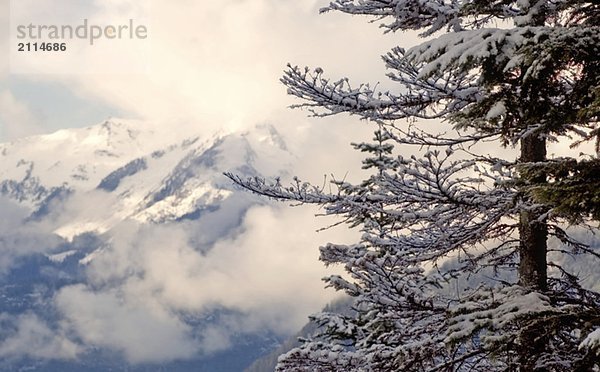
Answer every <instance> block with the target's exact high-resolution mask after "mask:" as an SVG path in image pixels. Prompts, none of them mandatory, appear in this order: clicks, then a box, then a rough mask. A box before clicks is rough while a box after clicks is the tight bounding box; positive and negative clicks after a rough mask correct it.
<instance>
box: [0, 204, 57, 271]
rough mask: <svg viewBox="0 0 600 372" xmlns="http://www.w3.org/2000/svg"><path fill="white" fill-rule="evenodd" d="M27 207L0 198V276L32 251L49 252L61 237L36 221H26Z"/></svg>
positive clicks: (32, 252)
mask: <svg viewBox="0 0 600 372" xmlns="http://www.w3.org/2000/svg"><path fill="white" fill-rule="evenodd" d="M27 216H28V211H27V209H25V208H23V207H21V206H19V205H17V204H16V203H14V202H12V201H9V200H7V199H5V198H0V276H2V275H6V274H7V273H8V272H9V271H10V269H11V268H12V267H13V266H14V264H15V262H17V260H19V259H20V258H22V257H25V256H27V255H31V254H34V253H49V252H52V251H53V250H54V249H55V248H56V247H57V246H59V245H60V244H61V243H62V239H61V238H60V237H58V236H56V235H53V234H52V233H51V232H49V231H48V230H46V229H45V228H44V227H43V226H41V225H39V224H36V223H26V222H25V219H26V217H27Z"/></svg>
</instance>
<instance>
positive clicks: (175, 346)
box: [56, 285, 196, 363]
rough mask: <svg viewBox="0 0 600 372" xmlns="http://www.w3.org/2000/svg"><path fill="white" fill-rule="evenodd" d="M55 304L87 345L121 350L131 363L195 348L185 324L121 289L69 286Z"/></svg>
mask: <svg viewBox="0 0 600 372" xmlns="http://www.w3.org/2000/svg"><path fill="white" fill-rule="evenodd" d="M56 305H57V307H58V309H59V310H61V311H62V312H64V313H65V314H68V321H67V323H68V324H69V326H70V327H71V328H72V329H73V330H74V331H75V332H76V334H77V335H78V336H79V337H80V338H81V339H82V340H83V342H84V343H85V344H87V345H93V346H100V347H108V348H110V349H112V350H117V351H121V352H123V353H124V356H125V358H126V359H127V360H128V361H129V362H131V363H137V362H163V361H169V360H172V359H179V358H186V357H191V356H192V355H194V353H195V351H196V350H195V348H194V343H193V342H192V340H191V339H190V337H189V335H188V334H189V329H188V327H187V326H186V325H185V324H183V323H181V322H180V321H178V320H177V319H176V318H173V317H172V316H171V315H170V314H168V313H167V312H165V310H164V309H163V308H161V307H157V306H154V307H149V306H147V305H148V302H147V301H140V300H138V299H135V298H133V297H131V296H127V297H124V296H123V295H122V294H120V293H119V291H118V289H113V290H108V291H101V292H94V291H92V290H90V289H89V288H86V287H85V286H83V285H76V286H70V287H67V288H64V289H62V290H61V291H60V292H59V293H58V294H57V296H56Z"/></svg>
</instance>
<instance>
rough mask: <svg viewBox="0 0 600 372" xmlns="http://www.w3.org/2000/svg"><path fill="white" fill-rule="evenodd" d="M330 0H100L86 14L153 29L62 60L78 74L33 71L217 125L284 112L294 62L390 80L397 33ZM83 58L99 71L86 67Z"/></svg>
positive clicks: (192, 122) (125, 107)
mask: <svg viewBox="0 0 600 372" xmlns="http://www.w3.org/2000/svg"><path fill="white" fill-rule="evenodd" d="M29 1H31V0H29ZM61 1H67V0H61ZM320 5H321V3H320V2H318V1H316V0H315V1H309V2H290V1H286V2H282V1H280V0H277V1H274V0H252V1H248V0H246V1H239V0H220V1H219V0H209V1H186V2H185V3H181V4H178V5H177V6H174V5H173V3H172V2H170V1H166V0H154V1H147V2H143V3H139V2H132V1H125V0H121V1H96V2H94V3H93V6H90V7H88V8H87V9H83V10H82V9H79V11H78V14H81V17H83V16H84V15H85V17H87V18H89V19H90V22H91V21H94V22H97V23H98V24H110V23H121V22H122V21H123V20H127V19H128V18H133V19H135V20H139V21H140V22H147V23H148V28H149V37H148V39H147V40H144V41H136V42H135V44H134V45H130V43H123V44H122V45H121V43H116V42H115V43H111V44H110V48H108V47H104V46H102V45H98V47H96V46H94V47H90V48H82V49H81V50H78V51H77V53H76V54H73V55H71V56H70V57H69V58H68V59H66V60H61V61H60V64H59V66H60V67H61V68H63V69H64V70H65V71H69V72H70V74H67V75H65V74H47V75H31V76H30V78H31V79H38V80H39V79H42V80H50V81H58V82H60V83H62V84H64V86H67V87H69V88H70V89H72V90H74V91H76V92H77V93H78V94H80V95H83V96H86V97H88V98H90V99H92V100H95V101H96V102H98V101H101V102H104V103H108V104H109V105H112V106H114V107H117V108H119V110H120V111H123V112H130V113H132V114H133V115H136V116H139V117H141V118H151V119H153V120H158V121H160V122H163V123H164V125H165V126H166V125H173V123H177V124H178V125H184V124H185V125H188V126H189V127H192V128H206V131H207V132H211V131H214V130H215V129H216V128H228V129H239V128H247V127H249V126H252V125H254V124H256V123H257V122H259V121H264V120H270V119H272V118H275V117H276V116H277V115H279V114H278V112H279V113H281V112H285V111H286V106H287V105H289V104H290V103H292V102H293V100H292V99H290V97H288V96H287V95H286V91H285V88H284V87H283V86H282V85H281V83H280V82H279V78H280V76H281V74H282V70H283V69H284V68H285V65H286V63H288V62H292V63H297V64H300V65H305V64H306V65H310V66H313V67H317V66H321V67H323V68H325V70H326V71H328V72H329V74H330V75H331V76H332V77H342V76H344V75H346V74H348V75H350V76H354V77H355V78H356V81H365V80H366V81H373V80H376V81H377V80H381V81H387V80H388V79H387V78H386V77H385V76H384V74H385V68H384V66H383V63H382V62H381V60H380V59H379V55H381V54H383V53H385V52H386V51H388V50H389V49H390V48H391V47H392V46H394V44H395V40H394V38H392V37H384V36H382V34H381V30H380V29H378V28H377V27H376V26H375V25H372V24H368V22H366V20H363V22H360V21H358V22H357V21H356V20H355V19H352V18H351V17H347V16H345V15H342V14H337V13H332V14H327V15H324V16H319V15H318V7H319V6H320ZM20 7H21V8H23V9H27V8H28V7H31V5H26V3H24V5H22V6H20ZM35 8H36V9H37V13H38V14H40V15H43V16H44V17H45V18H43V19H44V20H45V21H46V22H49V20H55V22H59V21H65V20H64V19H63V18H64V14H62V15H61V14H53V12H54V13H56V11H53V9H57V8H61V9H62V8H64V9H67V8H68V7H66V6H65V7H58V6H57V5H56V4H55V2H49V1H48V2H41V3H40V2H36V4H35ZM84 10H85V11H84ZM49 14H53V16H52V17H50V18H48V17H49V16H48V15H49ZM27 17H32V16H31V15H30V14H29V13H27ZM70 21H73V22H75V21H76V20H75V19H71V20H70ZM406 39H408V40H410V39H412V37H411V36H407V37H406ZM405 41H406V40H405ZM128 46H131V48H130V50H128V49H127V48H128ZM138 49H139V50H138ZM140 55H143V62H144V63H146V62H147V63H148V72H147V73H143V71H140V72H141V73H135V71H134V72H133V73H130V72H128V71H125V73H119V74H105V73H93V72H94V71H99V72H102V71H104V69H105V68H106V66H107V65H112V64H115V63H116V66H117V67H119V66H120V67H121V68H128V67H130V66H134V65H136V63H137V62H136V60H137V59H138V58H139V56H140ZM44 63H45V66H46V68H49V65H48V64H47V63H46V61H45V62H44ZM82 66H84V67H85V68H86V69H88V70H89V72H90V73H85V74H78V73H77V71H79V70H80V69H81V68H82ZM376 81H375V82H376ZM283 117H284V118H285V117H286V115H285V114H283ZM287 119H288V120H285V119H282V120H281V122H280V123H277V124H278V125H284V123H285V122H287V121H289V119H290V117H287Z"/></svg>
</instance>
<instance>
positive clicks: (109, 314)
mask: <svg viewBox="0 0 600 372" xmlns="http://www.w3.org/2000/svg"><path fill="white" fill-rule="evenodd" d="M312 212H314V210H313V211H312ZM310 213H311V210H310V208H309V209H296V208H273V207H269V206H262V207H254V208H252V209H251V210H250V211H248V213H247V214H246V216H245V218H244V222H243V224H242V228H241V230H240V232H239V234H237V235H236V236H232V237H228V238H223V239H221V240H219V241H218V242H217V243H216V244H215V245H214V246H213V247H212V248H211V249H210V250H209V251H208V252H202V251H200V250H198V249H196V247H194V246H193V245H192V244H191V243H190V237H191V235H192V234H191V233H189V232H188V231H187V230H186V229H189V228H190V227H194V228H196V229H202V226H200V225H198V226H185V227H184V226H183V225H170V226H165V225H159V226H156V225H137V224H134V223H128V224H124V225H121V226H119V227H117V228H115V229H114V230H113V231H112V232H111V233H110V234H111V235H110V240H111V242H112V243H111V245H110V246H109V247H106V248H104V250H103V251H102V252H101V253H100V254H98V255H97V256H96V257H95V258H94V259H93V260H92V261H91V263H90V264H89V267H88V270H87V276H88V280H87V284H86V285H75V286H69V287H65V288H63V289H62V290H61V291H60V292H59V294H58V295H57V296H56V306H57V309H58V310H59V312H60V313H61V314H62V316H63V317H64V320H65V322H66V323H67V324H69V327H70V328H69V329H71V330H72V331H73V332H74V333H75V334H77V335H78V336H79V337H80V338H81V339H82V340H83V341H84V342H85V344H87V345H95V346H101V347H105V348H109V349H112V350H117V351H120V352H123V354H124V355H125V357H126V358H127V360H128V361H129V362H132V363H140V362H160V361H168V360H173V359H185V358H189V357H192V356H194V355H200V354H209V353H212V352H215V351H219V350H224V349H226V348H228V347H229V346H231V343H232V342H233V338H234V337H236V336H235V335H239V334H245V333H246V334H249V333H254V332H257V331H265V330H269V331H272V332H276V333H278V334H280V335H289V334H291V333H293V332H295V331H297V330H298V329H299V328H300V327H301V326H302V325H303V324H304V323H306V321H307V314H310V313H313V312H316V311H319V310H320V309H321V307H322V306H323V305H324V304H325V303H327V301H329V300H331V299H332V297H333V296H334V295H335V293H333V291H326V290H324V288H323V286H324V284H323V282H322V281H321V280H320V278H321V277H323V276H325V275H326V273H327V270H325V269H324V268H323V266H322V264H321V263H320V262H318V259H317V257H318V249H317V247H318V245H319V243H320V244H323V243H325V242H327V241H330V240H333V241H338V242H339V241H341V240H342V241H347V240H348V239H350V238H351V237H352V235H353V234H349V233H348V232H347V231H341V230H338V231H333V230H332V231H328V232H326V233H321V234H317V233H314V231H315V229H316V228H318V227H320V226H322V224H321V223H320V222H323V221H320V222H319V223H315V221H314V219H313V218H312V217H311V216H310ZM194 233H197V232H194ZM210 314H219V316H217V318H215V319H214V320H213V321H210V322H208V323H202V322H201V323H202V324H200V326H199V327H198V328H192V327H191V326H189V325H188V323H186V322H187V321H188V320H189V319H199V320H200V319H206V318H207V316H209V315H210ZM165 345H166V346H165Z"/></svg>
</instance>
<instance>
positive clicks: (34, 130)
mask: <svg viewBox="0 0 600 372" xmlns="http://www.w3.org/2000/svg"><path fill="white" fill-rule="evenodd" d="M0 124H2V127H1V128H2V133H1V136H2V138H3V139H6V140H13V139H16V138H20V137H25V136H30V135H34V134H38V133H42V132H43V131H44V129H43V127H42V125H41V123H40V120H39V119H38V118H37V117H36V115H34V114H33V112H32V111H31V110H30V109H29V108H28V107H27V105H26V104H25V103H23V102H20V101H18V100H17V99H16V98H15V96H14V95H13V94H12V93H11V92H10V91H9V90H6V89H5V90H2V91H0Z"/></svg>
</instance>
